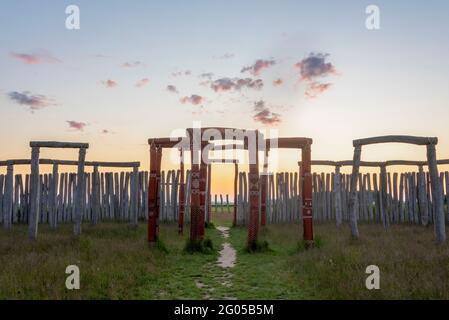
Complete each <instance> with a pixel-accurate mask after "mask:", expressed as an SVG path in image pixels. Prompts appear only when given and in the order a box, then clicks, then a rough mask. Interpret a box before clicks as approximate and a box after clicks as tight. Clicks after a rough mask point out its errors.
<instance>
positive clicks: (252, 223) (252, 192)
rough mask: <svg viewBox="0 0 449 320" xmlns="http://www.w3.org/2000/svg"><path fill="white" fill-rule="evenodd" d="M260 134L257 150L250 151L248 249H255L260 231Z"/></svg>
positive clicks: (256, 139) (256, 142) (256, 138)
mask: <svg viewBox="0 0 449 320" xmlns="http://www.w3.org/2000/svg"><path fill="white" fill-rule="evenodd" d="M258 139H259V133H258V132H257V131H256V137H255V145H256V150H255V151H253V150H249V153H250V154H249V157H248V158H249V173H248V182H249V207H250V211H249V221H248V248H254V247H255V245H256V243H257V235H258V231H259V223H260V222H259V192H260V191H259V187H260V185H259V156H258V152H257V146H258Z"/></svg>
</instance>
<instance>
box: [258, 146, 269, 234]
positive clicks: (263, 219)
mask: <svg viewBox="0 0 449 320" xmlns="http://www.w3.org/2000/svg"><path fill="white" fill-rule="evenodd" d="M267 175H268V149H267V146H265V150H264V157H263V171H262V175H261V177H260V192H261V193H260V224H261V225H262V226H265V225H266V224H267V177H268V176H267Z"/></svg>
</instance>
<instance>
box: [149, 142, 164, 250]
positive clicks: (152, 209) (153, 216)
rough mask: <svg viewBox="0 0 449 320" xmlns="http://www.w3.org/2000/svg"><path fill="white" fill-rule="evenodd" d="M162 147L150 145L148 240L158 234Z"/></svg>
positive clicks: (150, 240)
mask: <svg viewBox="0 0 449 320" xmlns="http://www.w3.org/2000/svg"><path fill="white" fill-rule="evenodd" d="M161 159H162V149H161V148H160V147H159V146H156V145H154V144H152V145H151V146H150V178H149V183H148V242H156V240H157V237H158V234H159V197H160V195H159V182H160V176H161Z"/></svg>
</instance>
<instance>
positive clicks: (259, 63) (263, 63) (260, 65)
mask: <svg viewBox="0 0 449 320" xmlns="http://www.w3.org/2000/svg"><path fill="white" fill-rule="evenodd" d="M274 64H276V61H274V60H262V59H258V60H256V62H255V63H254V64H253V65H251V66H247V67H243V68H242V70H241V72H247V71H248V72H249V73H251V74H252V75H254V76H258V75H259V74H260V73H261V72H262V70H263V69H266V68H268V67H270V66H272V65H274Z"/></svg>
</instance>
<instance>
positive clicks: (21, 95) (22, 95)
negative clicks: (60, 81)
mask: <svg viewBox="0 0 449 320" xmlns="http://www.w3.org/2000/svg"><path fill="white" fill-rule="evenodd" d="M8 97H9V98H10V99H11V100H13V101H15V102H16V103H18V104H20V105H24V106H27V107H28V108H29V109H30V111H31V112H33V111H35V110H40V109H43V108H45V107H49V106H55V105H57V104H56V102H55V101H54V100H53V99H51V98H48V97H46V96H44V95H41V94H32V93H30V92H29V91H23V92H17V91H11V92H9V93H8Z"/></svg>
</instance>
